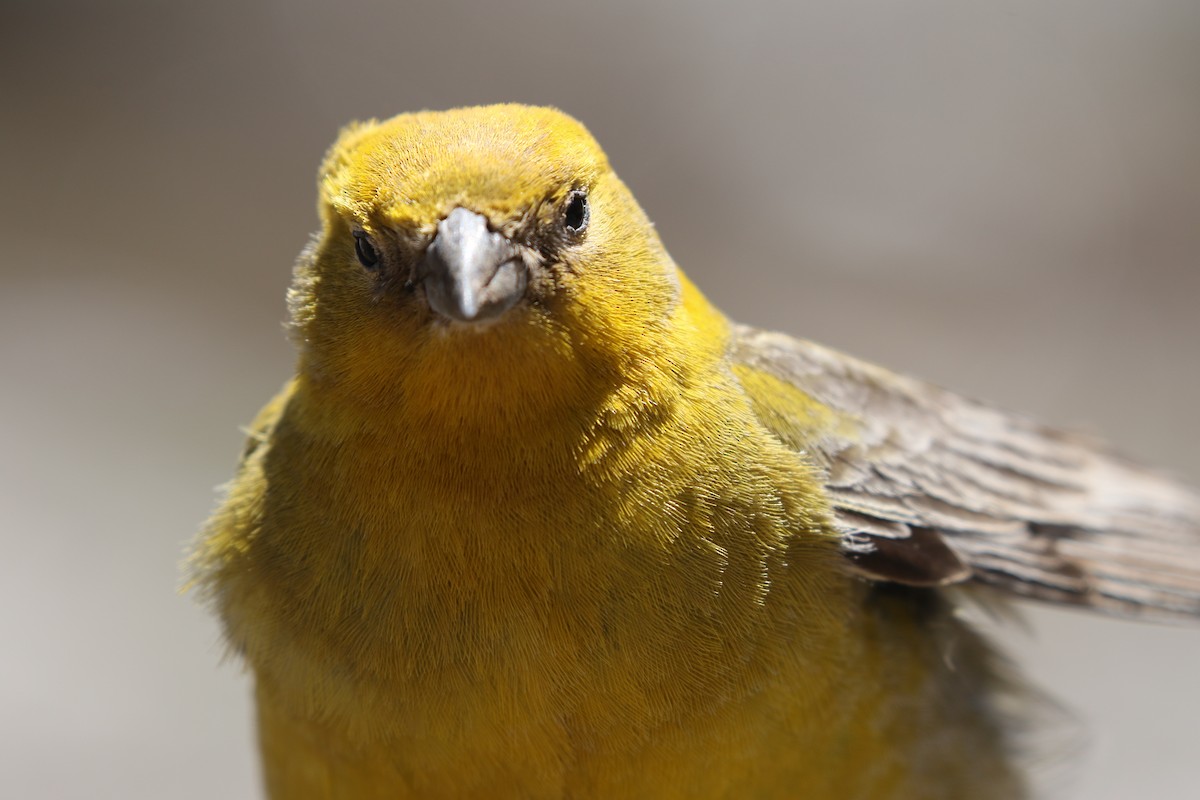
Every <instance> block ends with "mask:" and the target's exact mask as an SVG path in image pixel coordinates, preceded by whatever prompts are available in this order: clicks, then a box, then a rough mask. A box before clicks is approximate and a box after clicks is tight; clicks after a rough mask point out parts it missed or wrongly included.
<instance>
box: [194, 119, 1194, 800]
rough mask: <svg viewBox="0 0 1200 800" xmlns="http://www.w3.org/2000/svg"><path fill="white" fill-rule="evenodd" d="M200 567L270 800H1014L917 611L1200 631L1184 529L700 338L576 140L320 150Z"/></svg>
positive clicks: (701, 320)
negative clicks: (1034, 602) (284, 331)
mask: <svg viewBox="0 0 1200 800" xmlns="http://www.w3.org/2000/svg"><path fill="white" fill-rule="evenodd" d="M320 215H321V221H322V227H321V230H320V232H319V233H318V234H317V235H316V236H315V237H314V239H313V240H312V243H311V244H310V245H309V246H308V247H307V248H306V249H305V250H304V252H303V254H302V255H301V256H300V259H299V263H298V265H297V267H296V275H295V282H294V283H293V285H292V288H291V290H290V292H289V295H288V298H289V303H290V307H291V317H292V321H291V330H292V334H293V336H294V338H295V342H296V345H297V347H298V349H299V361H298V365H297V369H296V376H295V378H294V379H293V380H292V381H291V382H290V383H288V384H287V386H286V387H285V388H284V389H283V391H282V392H281V393H280V394H279V396H278V397H276V398H275V399H274V400H273V401H272V402H271V403H270V404H269V405H267V407H266V408H265V409H264V410H263V411H262V412H261V413H260V414H259V416H258V418H257V420H256V421H255V422H254V425H253V430H252V432H251V435H250V439H249V443H248V445H247V447H246V450H245V453H244V454H243V457H242V461H241V464H240V466H239V468H238V472H237V476H236V477H235V478H234V480H233V482H232V484H231V485H230V487H229V491H228V496H227V498H226V499H225V501H224V504H223V505H222V506H221V508H220V509H219V510H218V511H217V512H216V514H215V515H214V517H213V519H212V520H211V522H210V523H209V525H208V527H207V530H206V531H205V533H204V535H203V538H202V541H201V544H200V545H199V547H198V549H197V552H196V554H195V557H194V562H193V567H194V569H195V572H196V575H197V580H198V581H199V582H200V584H201V585H202V586H203V589H204V591H205V592H207V593H208V595H209V596H210V597H211V599H212V602H213V603H214V605H215V607H216V608H217V609H218V611H219V613H220V615H221V618H222V619H223V621H224V625H225V630H226V631H227V634H228V638H229V641H230V642H231V644H232V646H233V647H234V648H235V649H236V650H237V651H238V652H239V653H242V654H243V655H244V657H245V659H246V661H247V662H248V663H249V665H250V666H251V667H252V669H253V671H254V676H255V682H256V693H257V706H258V726H259V733H260V737H261V747H262V754H263V764H264V771H265V780H266V785H267V789H268V793H269V795H270V797H272V798H277V799H279V798H288V799H290V798H348V799H350V798H354V799H357V798H409V797H417V798H457V797H464V798H469V797H479V798H573V799H574V800H581V799H582V798H668V797H670V798H710V797H713V798H715V797H728V798H782V797H794V798H807V799H808V800H823V799H830V800H832V799H836V800H847V799H858V800H878V799H881V798H909V799H920V800H937V799H939V798H944V799H945V800H964V798H971V799H972V800H988V799H989V798H997V799H1003V800H1014V798H1020V797H1023V796H1025V795H1026V792H1027V789H1026V788H1025V781H1024V779H1023V778H1022V776H1021V773H1020V770H1019V769H1018V768H1017V767H1016V766H1015V764H1014V755H1013V754H1014V749H1015V746H1016V745H1017V744H1019V742H1017V741H1015V739H1016V733H1015V731H1016V724H1015V722H1014V720H1013V719H1012V718H1011V715H1007V714H1006V713H1005V712H1004V709H1005V708H1008V707H1010V705H1011V704H1010V703H1009V702H1008V701H1009V700H1010V699H1011V697H1012V693H1014V692H1019V689H1018V688H1014V682H1013V681H1011V680H1010V679H1009V678H1008V677H1007V676H1006V675H1005V674H1003V673H1004V671H1003V670H1002V669H1001V668H1000V667H999V666H998V665H997V660H996V659H995V657H994V656H993V654H992V652H991V650H990V649H989V647H988V646H987V644H986V643H985V642H984V641H983V640H982V639H981V637H980V636H979V635H978V634H977V633H976V632H974V631H973V630H972V629H971V628H970V627H969V626H967V625H966V624H964V623H963V622H962V621H961V620H960V617H959V615H957V614H956V613H955V611H956V604H955V601H954V598H953V597H952V596H950V595H949V594H948V593H947V591H946V588H945V587H949V586H952V585H955V584H966V585H968V587H969V585H971V584H988V585H990V586H992V587H998V588H999V589H1001V590H1004V591H1007V592H1010V593H1013V594H1018V595H1025V596H1032V597H1036V598H1041V599H1046V600H1050V601H1053V602H1059V603H1069V604H1075V605H1080V606H1086V607H1090V608H1094V609H1098V610H1101V611H1106V612H1112V613H1116V614H1123V615H1141V614H1146V613H1156V614H1165V615H1196V614H1197V613H1200V500H1198V499H1197V496H1196V495H1195V494H1192V493H1190V492H1189V491H1188V490H1186V489H1183V488H1181V487H1179V486H1176V485H1174V484H1172V483H1171V482H1170V481H1168V480H1166V479H1164V478H1161V477H1159V476H1157V475H1155V474H1153V473H1151V472H1149V471H1147V470H1144V469H1142V468H1141V467H1138V466H1136V465H1134V464H1132V463H1129V462H1127V461H1125V460H1122V459H1121V458H1118V457H1116V456H1113V455H1111V454H1110V453H1108V452H1107V451H1105V450H1104V449H1102V448H1101V447H1099V446H1097V445H1095V444H1094V443H1091V442H1089V441H1086V440H1083V439H1081V438H1078V437H1076V436H1073V435H1070V434H1065V433H1062V432H1059V431H1055V430H1052V429H1048V428H1045V427H1042V426H1039V425H1037V424H1034V423H1032V422H1029V421H1027V420H1025V419H1022V418H1020V417H1016V416H1010V415H1008V414H1005V413H1001V412H998V411H995V410H993V409H991V408H988V407H987V406H984V405H981V404H978V403H975V402H972V401H969V400H966V399H963V398H961V397H958V396H956V395H953V394H950V393H948V392H946V391H943V390H941V389H938V388H935V387H933V386H930V385H928V384H924V383H920V382H918V381H915V380H910V379H908V378H903V377H900V376H897V375H894V374H892V373H889V372H886V371H884V370H882V369H879V368H876V367H873V366H871V365H869V364H865V363H862V362H860V361H856V360H854V359H852V358H849V357H847V356H843V355H841V354H839V353H836V352H833V351H830V350H827V349H825V348H823V347H820V346H818V345H815V344H812V343H809V342H806V341H800V340H796V339H792V338H789V337H787V336H783V335H780V334H773V333H765V332H762V331H758V330H754V329H752V328H747V327H742V326H739V325H735V324H733V323H731V322H729V321H728V320H727V319H726V318H725V317H724V316H722V315H721V313H720V312H719V311H717V310H716V309H715V308H714V307H713V306H712V305H710V304H709V303H708V301H707V300H705V298H704V297H703V296H702V295H701V294H700V292H699V291H698V290H697V289H696V288H695V287H694V286H693V285H692V284H691V283H690V282H689V281H688V279H687V278H686V277H685V276H684V275H683V273H682V272H681V271H680V270H679V269H678V268H677V267H676V266H675V264H674V263H673V262H672V260H671V258H670V256H669V255H668V254H667V252H666V250H664V249H663V245H662V243H661V242H660V241H659V238H658V236H657V235H656V233H655V231H654V228H653V227H652V225H651V224H650V222H649V221H648V220H647V219H646V216H645V214H644V213H643V212H642V210H641V208H639V207H638V204H637V202H636V201H635V200H634V199H633V196H632V195H631V194H630V192H629V190H628V189H626V187H625V186H624V184H622V183H621V181H620V180H619V179H618V178H617V176H616V175H615V174H614V172H613V170H612V168H611V167H610V166H609V164H608V161H607V160H606V158H605V155H604V153H603V151H602V150H601V149H600V147H599V146H598V145H597V144H596V142H595V141H594V140H593V139H592V138H591V136H590V135H589V134H588V133H587V131H586V130H585V129H584V128H583V127H582V126H581V125H580V124H579V123H577V122H575V121H574V120H572V119H571V118H570V117H568V116H566V115H564V114H562V113H560V112H558V111H555V110H552V109H544V108H529V107H524V106H515V105H508V106H494V107H486V108H470V109H461V110H454V111H446V112H427V113H418V114H405V115H402V116H399V117H396V118H394V119H391V120H388V121H386V122H367V123H362V124H355V125H352V126H350V127H348V128H346V129H345V130H344V131H343V132H342V134H341V136H340V138H339V139H338V141H337V143H336V144H334V146H333V147H332V149H331V150H330V151H329V154H328V156H327V157H326V159H325V162H324V165H323V166H322V168H321V172H320Z"/></svg>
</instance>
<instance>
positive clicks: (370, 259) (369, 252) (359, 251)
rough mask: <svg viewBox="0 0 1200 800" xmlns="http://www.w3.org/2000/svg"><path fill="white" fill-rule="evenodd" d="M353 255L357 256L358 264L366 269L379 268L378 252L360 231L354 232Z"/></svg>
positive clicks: (369, 239) (368, 238) (367, 237)
mask: <svg viewBox="0 0 1200 800" xmlns="http://www.w3.org/2000/svg"><path fill="white" fill-rule="evenodd" d="M354 255H356V256H358V263H360V264H362V265H363V267H365V268H366V269H375V268H377V267H378V266H379V251H378V250H376V249H375V245H373V244H371V238H370V237H369V236H367V234H365V233H363V232H362V231H355V232H354Z"/></svg>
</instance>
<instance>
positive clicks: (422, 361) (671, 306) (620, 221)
mask: <svg viewBox="0 0 1200 800" xmlns="http://www.w3.org/2000/svg"><path fill="white" fill-rule="evenodd" d="M320 213H321V218H322V221H323V229H322V231H321V232H320V234H319V235H318V236H317V237H316V238H315V239H314V242H313V244H312V245H311V246H310V248H309V249H308V250H306V252H305V254H304V255H303V256H302V257H301V260H300V264H299V266H298V269H297V278H296V282H295V284H294V286H293V288H292V291H291V294H290V298H289V299H290V305H291V309H292V317H293V327H294V330H295V331H296V334H297V339H298V341H299V343H300V347H301V373H302V375H303V374H307V375H308V376H309V377H311V378H312V379H314V380H317V381H322V382H324V383H326V384H329V385H334V386H337V387H339V388H340V389H342V390H344V391H346V392H347V393H348V394H349V395H350V396H353V397H356V398H358V399H359V400H360V401H362V402H366V403H369V404H372V405H390V404H392V403H394V402H398V401H403V402H407V403H410V404H411V403H424V404H427V405H430V406H431V407H432V406H436V407H438V408H443V409H445V408H450V407H457V406H460V405H461V404H462V403H479V402H489V403H490V402H497V401H498V402H501V403H503V402H505V401H506V399H507V400H511V401H512V402H513V403H516V404H521V403H524V404H526V405H528V406H530V407H531V408H532V407H536V406H538V405H539V403H540V404H541V405H546V404H547V403H550V404H553V403H555V402H561V403H572V402H575V403H577V402H579V397H577V396H574V395H578V394H579V393H581V392H587V391H591V392H593V393H594V392H597V391H605V390H606V389H604V388H603V387H605V386H607V387H608V388H609V389H611V388H615V386H616V384H617V383H621V382H625V381H627V380H629V379H630V378H633V379H634V380H636V379H637V378H636V376H638V375H639V374H641V373H646V374H647V377H646V378H645V380H646V381H647V382H649V383H653V382H655V381H658V380H662V379H663V375H662V374H661V373H662V372H663V371H664V370H666V371H671V370H679V369H682V368H684V367H685V365H686V362H687V360H688V359H687V358H685V357H684V355H683V354H681V353H679V352H675V351H676V350H677V349H678V347H682V346H683V345H682V342H684V341H687V342H688V343H689V344H688V345H687V346H688V347H690V348H692V349H694V348H695V347H696V346H697V344H699V343H701V341H702V340H703V339H704V337H700V339H698V338H697V336H696V333H697V332H696V331H695V330H689V331H686V332H684V331H681V330H680V325H681V324H683V325H685V326H689V327H694V326H695V324H699V325H701V326H702V327H705V326H707V327H710V328H711V327H714V326H715V325H716V322H715V317H714V318H713V319H704V320H698V319H691V320H690V322H688V321H686V320H684V319H683V317H688V316H689V313H688V310H687V309H688V307H694V308H693V309H692V311H693V313H692V314H690V317H692V318H695V317H696V316H697V314H696V313H694V312H697V311H699V310H701V309H707V308H708V307H707V305H706V304H704V302H703V299H702V298H700V297H699V295H698V294H696V293H695V290H694V289H692V288H691V287H690V285H688V283H687V281H686V279H684V278H683V277H682V276H681V274H680V273H679V272H678V270H677V269H676V268H675V266H674V264H673V263H672V262H671V259H670V257H669V256H668V255H667V253H666V251H665V250H664V249H663V247H662V244H661V243H660V241H659V239H658V236H657V234H656V233H655V232H654V229H653V226H652V225H651V224H650V223H649V221H648V220H647V219H646V217H645V214H644V213H643V212H642V210H641V208H640V207H639V206H638V204H637V202H636V201H635V200H634V199H633V196H632V195H631V194H630V192H629V190H628V189H627V188H626V187H625V186H624V184H622V183H621V181H620V180H619V179H618V178H617V176H616V175H615V174H614V173H613V171H612V169H611V168H610V167H609V164H608V160H607V158H606V157H605V155H604V152H603V151H602V150H601V149H600V147H599V145H598V144H597V143H596V142H595V140H594V139H593V138H592V137H591V135H590V134H589V133H588V132H587V131H586V130H585V129H584V128H583V126H582V125H580V124H579V123H578V122H576V121H575V120H574V119H572V118H570V117H568V116H567V115H565V114H563V113H561V112H559V111H556V110H553V109H546V108H530V107H525V106H516V105H506V106H490V107H481V108H467V109H458V110H454V111H445V112H422V113H417V114H404V115H401V116H398V117H395V118H393V119H390V120H387V121H384V122H367V123H361V124H355V125H351V126H350V127H348V128H346V129H345V130H344V131H343V132H342V134H341V136H340V137H339V139H338V141H337V142H336V143H335V144H334V145H333V147H332V148H331V149H330V151H329V153H328V155H327V157H326V160H325V163H324V165H323V166H322V170H321V176H320ZM707 313H709V314H710V315H711V314H715V312H707ZM700 316H704V314H700ZM709 333H710V334H712V335H710V336H708V338H709V339H712V338H714V337H715V336H716V334H715V333H713V332H712V331H709ZM714 346H715V345H714ZM488 398H490V399H488ZM458 413H462V410H461V409H459V412H458Z"/></svg>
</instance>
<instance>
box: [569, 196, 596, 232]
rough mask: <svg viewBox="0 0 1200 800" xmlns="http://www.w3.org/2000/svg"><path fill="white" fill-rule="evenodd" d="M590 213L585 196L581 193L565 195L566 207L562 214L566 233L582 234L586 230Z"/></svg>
mask: <svg viewBox="0 0 1200 800" xmlns="http://www.w3.org/2000/svg"><path fill="white" fill-rule="evenodd" d="M590 216H591V212H590V210H589V209H588V201H587V194H585V193H584V192H582V191H578V190H576V191H574V192H571V194H569V195H567V207H566V209H565V211H564V212H563V225H564V226H565V227H566V229H567V231H568V232H570V233H573V234H575V235H579V234H581V233H583V231H584V229H585V228H587V224H588V217H590Z"/></svg>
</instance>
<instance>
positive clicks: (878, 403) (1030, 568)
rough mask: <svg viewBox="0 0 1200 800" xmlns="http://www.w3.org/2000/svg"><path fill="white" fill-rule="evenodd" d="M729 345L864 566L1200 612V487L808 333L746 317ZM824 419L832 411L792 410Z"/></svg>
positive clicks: (1058, 597)
mask: <svg viewBox="0 0 1200 800" xmlns="http://www.w3.org/2000/svg"><path fill="white" fill-rule="evenodd" d="M733 355H734V363H735V372H738V373H739V374H740V375H741V377H742V378H743V385H744V386H746V388H747V392H748V393H749V394H750V396H751V399H752V400H753V401H754V403H755V406H756V409H758V410H759V412H760V418H761V419H762V420H763V422H764V424H766V425H767V426H768V427H770V428H771V429H772V430H773V431H774V432H775V433H776V435H778V436H779V437H780V438H781V439H782V440H784V441H785V442H788V443H789V444H790V445H792V446H793V447H796V448H797V449H798V450H802V451H803V452H805V453H806V454H807V455H808V456H809V457H811V458H812V459H813V460H814V461H815V462H816V464H817V465H818V466H819V467H821V468H822V469H823V470H824V471H825V477H826V486H827V489H828V492H829V498H830V502H831V505H832V507H833V512H834V515H835V518H836V521H837V523H838V525H839V526H840V527H841V529H842V530H843V532H844V534H845V543H846V547H845V550H846V555H847V558H848V559H849V560H850V563H851V564H852V565H853V566H854V568H855V569H856V570H857V571H859V572H860V573H861V574H863V575H865V576H867V577H869V578H872V579H875V580H885V581H895V582H900V583H909V584H913V585H924V586H937V585H946V584H950V583H958V582H961V581H965V580H977V581H982V582H984V583H989V584H992V585H995V586H999V587H1001V588H1004V589H1006V590H1008V591H1011V592H1013V593H1015V594H1019V595H1024V596H1029V597H1034V598H1040V599H1043V600H1049V601H1053V602H1058V603H1069V604H1075V605H1083V606H1090V607H1094V608H1096V609H1099V610H1103V611H1107V612H1110V613H1114V614H1121V615H1127V616H1136V615H1144V614H1153V613H1158V614H1160V615H1161V614H1166V615H1200V495H1197V493H1196V492H1194V491H1192V490H1189V489H1187V488H1185V487H1183V486H1181V485H1180V484H1178V483H1176V482H1174V481H1172V480H1171V479H1169V478H1166V477H1164V476H1162V475H1159V474H1157V473H1154V472H1152V471H1150V470H1148V469H1146V468H1144V467H1142V466H1140V465H1137V464H1135V463H1133V462H1131V461H1128V460H1126V459H1124V458H1122V457H1120V456H1118V455H1115V454H1113V453H1111V452H1109V451H1108V450H1106V449H1105V448H1104V447H1103V445H1101V444H1099V443H1098V442H1095V441H1093V440H1091V439H1089V438H1087V437H1083V436H1080V435H1076V434H1072V433H1067V432H1063V431H1060V430H1055V429H1053V428H1048V427H1046V426H1043V425H1039V424H1037V423H1035V422H1032V421H1031V420H1028V419H1026V418H1024V417H1020V416H1017V415H1012V414H1006V413H1004V412H1001V411H998V410H996V409H993V408H990V407H988V406H986V405H983V404H981V403H977V402H974V401H971V400H968V399H966V398H963V397H960V396H958V395H955V394H952V393H951V392H947V391H945V390H943V389H939V388H937V387H935V386H932V385H930V384H926V383H922V382H920V381H915V380H912V379H909V378H905V377H902V376H899V375H895V374H892V373H890V372H887V371H885V370H882V369H880V368H878V367H874V366H872V365H870V364H867V363H864V362H861V361H858V360H855V359H853V358H850V357H848V356H845V355H842V354H840V353H837V352H835V351H833V350H829V349H827V348H824V347H821V346H819V345H815V344H812V343H811V342H805V341H800V340H797V339H793V338H791V337H788V336H784V335H782V334H776V333H767V332H763V331H758V330H755V329H753V328H746V327H739V328H737V330H736V341H735V346H734V352H733ZM761 376H767V378H768V380H766V381H763V380H754V379H753V378H756V377H761ZM780 387H782V388H780ZM815 412H819V413H815ZM815 418H820V419H828V420H829V422H828V424H825V425H823V426H822V427H820V428H819V429H818V430H814V429H812V426H811V425H808V426H807V427H804V426H797V425H795V424H792V423H791V422H789V421H790V420H812V419H815ZM802 428H803V429H802Z"/></svg>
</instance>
